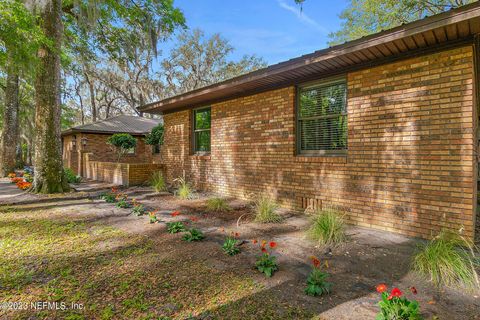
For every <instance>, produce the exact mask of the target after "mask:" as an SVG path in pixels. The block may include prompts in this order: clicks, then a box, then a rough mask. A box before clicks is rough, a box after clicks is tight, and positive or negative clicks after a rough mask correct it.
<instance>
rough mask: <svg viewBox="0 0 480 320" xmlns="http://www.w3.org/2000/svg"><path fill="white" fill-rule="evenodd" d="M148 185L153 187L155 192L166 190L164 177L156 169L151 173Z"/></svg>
mask: <svg viewBox="0 0 480 320" xmlns="http://www.w3.org/2000/svg"><path fill="white" fill-rule="evenodd" d="M150 185H151V186H152V187H153V189H155V191H156V192H162V191H167V184H166V182H165V177H164V176H163V173H162V172H161V171H156V172H154V173H153V175H152V178H151V179H150Z"/></svg>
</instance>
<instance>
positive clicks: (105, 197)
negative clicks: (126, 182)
mask: <svg viewBox="0 0 480 320" xmlns="http://www.w3.org/2000/svg"><path fill="white" fill-rule="evenodd" d="M101 197H102V199H103V200H105V201H106V202H108V203H115V202H117V196H116V195H115V194H114V193H111V192H107V193H104V194H103V195H102V196H101Z"/></svg>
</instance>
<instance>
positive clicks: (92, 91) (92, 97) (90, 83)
mask: <svg viewBox="0 0 480 320" xmlns="http://www.w3.org/2000/svg"><path fill="white" fill-rule="evenodd" d="M85 79H86V80H87V83H88V89H89V91H90V104H91V105H92V121H93V122H95V121H97V104H96V102H95V84H94V83H93V81H94V80H93V78H92V77H90V76H89V75H88V72H85Z"/></svg>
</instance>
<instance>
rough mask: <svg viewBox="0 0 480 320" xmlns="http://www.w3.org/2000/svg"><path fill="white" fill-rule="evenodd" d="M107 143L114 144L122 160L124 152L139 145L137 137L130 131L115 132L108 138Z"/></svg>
mask: <svg viewBox="0 0 480 320" xmlns="http://www.w3.org/2000/svg"><path fill="white" fill-rule="evenodd" d="M107 144H109V145H111V146H112V148H113V149H114V151H115V153H116V154H117V162H120V159H121V158H122V156H123V155H124V154H126V153H127V152H128V151H129V150H131V149H133V148H135V147H136V146H137V139H135V138H134V137H133V136H132V135H130V134H128V133H115V134H113V135H112V136H110V137H109V138H108V139H107Z"/></svg>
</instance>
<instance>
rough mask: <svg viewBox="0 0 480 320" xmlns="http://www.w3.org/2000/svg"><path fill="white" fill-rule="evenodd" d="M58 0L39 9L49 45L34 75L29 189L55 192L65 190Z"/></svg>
mask: <svg viewBox="0 0 480 320" xmlns="http://www.w3.org/2000/svg"><path fill="white" fill-rule="evenodd" d="M61 9H62V0H47V1H46V4H45V5H44V7H43V9H42V13H41V16H42V29H43V32H44V33H45V35H46V36H47V37H48V38H49V39H50V40H51V41H52V43H53V48H48V47H42V48H41V49H40V50H39V52H38V56H39V58H40V62H39V67H38V70H37V73H36V78H35V91H36V106H35V113H36V115H35V131H36V134H35V158H34V163H35V164H34V166H35V176H34V177H35V178H34V183H33V191H35V192H39V193H56V192H65V191H68V190H69V186H68V183H67V181H66V179H65V175H64V172H63V163H62V153H61V138H60V116H61V105H60V50H61V42H62V31H63V26H62V20H61Z"/></svg>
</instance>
